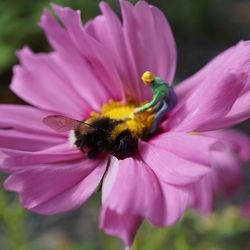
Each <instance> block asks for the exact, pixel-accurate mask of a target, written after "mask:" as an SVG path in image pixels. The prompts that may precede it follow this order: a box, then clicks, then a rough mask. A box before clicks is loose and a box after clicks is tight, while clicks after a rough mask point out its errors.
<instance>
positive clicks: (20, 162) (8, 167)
mask: <svg viewBox="0 0 250 250" xmlns="http://www.w3.org/2000/svg"><path fill="white" fill-rule="evenodd" d="M0 150H1V153H3V154H4V156H3V157H2V164H1V170H2V171H5V172H16V171H18V170H22V169H25V168H28V167H33V166H34V165H36V164H52V163H59V162H62V163H63V162H71V161H73V160H77V159H79V160H80V159H82V158H83V157H84V154H83V153H82V152H81V151H79V150H78V149H77V148H75V147H72V146H71V145H69V143H67V142H66V143H64V144H60V145H57V146H54V147H49V148H46V149H44V150H41V151H35V152H30V151H23V150H13V149H6V148H3V149H0Z"/></svg>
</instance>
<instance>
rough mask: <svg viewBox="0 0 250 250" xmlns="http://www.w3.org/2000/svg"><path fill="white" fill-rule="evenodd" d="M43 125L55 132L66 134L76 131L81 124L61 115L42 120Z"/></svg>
mask: <svg viewBox="0 0 250 250" xmlns="http://www.w3.org/2000/svg"><path fill="white" fill-rule="evenodd" d="M43 123H44V124H46V125H47V126H48V127H50V128H52V129H54V130H55V131H57V132H67V131H70V130H74V129H76V128H77V126H78V125H79V124H81V123H82V122H81V121H77V120H74V119H72V118H68V117H65V116H62V115H49V116H46V117H45V118H43ZM86 127H88V125H87V124H86Z"/></svg>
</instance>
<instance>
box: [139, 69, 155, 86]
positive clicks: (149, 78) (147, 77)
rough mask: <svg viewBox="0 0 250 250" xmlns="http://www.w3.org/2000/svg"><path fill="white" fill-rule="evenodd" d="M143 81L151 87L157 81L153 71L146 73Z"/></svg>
mask: <svg viewBox="0 0 250 250" xmlns="http://www.w3.org/2000/svg"><path fill="white" fill-rule="evenodd" d="M141 79H142V81H143V82H144V83H145V84H146V85H151V84H152V82H153V81H154V80H155V75H154V74H153V73H152V72H151V71H145V72H144V73H143V74H142V77H141Z"/></svg>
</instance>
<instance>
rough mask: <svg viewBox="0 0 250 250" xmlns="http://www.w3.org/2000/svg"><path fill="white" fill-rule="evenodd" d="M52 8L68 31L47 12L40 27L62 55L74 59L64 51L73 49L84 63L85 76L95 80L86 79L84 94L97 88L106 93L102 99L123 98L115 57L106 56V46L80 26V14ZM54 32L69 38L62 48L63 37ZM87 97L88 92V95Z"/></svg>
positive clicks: (55, 6) (69, 10)
mask: <svg viewBox="0 0 250 250" xmlns="http://www.w3.org/2000/svg"><path fill="white" fill-rule="evenodd" d="M52 7H53V9H54V10H55V12H56V14H57V15H58V17H59V18H60V19H61V21H62V23H63V25H64V27H65V29H63V28H62V27H60V26H59V24H58V23H56V22H55V20H53V19H52V17H51V16H50V15H49V14H48V13H45V15H44V17H43V18H42V21H41V26H42V27H43V28H44V30H45V32H46V34H47V36H48V39H49V40H50V42H51V43H52V45H53V46H54V47H55V49H56V50H57V51H58V52H59V54H60V55H62V56H65V54H66V56H67V57H69V56H71V54H69V53H68V51H67V50H65V49H67V47H70V50H71V51H72V52H73V55H72V56H73V58H75V59H77V60H79V62H80V61H82V62H81V64H82V65H84V68H82V69H84V74H87V76H88V77H92V78H93V81H92V82H91V84H90V82H86V80H87V79H86V78H85V84H84V87H85V88H86V90H85V91H90V92H91V91H92V92H93V91H94V90H96V88H97V89H99V90H100V94H102V93H103V94H102V95H103V96H106V97H109V98H113V99H122V97H123V89H122V83H121V81H120V79H119V77H118V75H117V72H116V69H115V66H114V62H113V60H112V57H111V56H110V55H109V54H108V53H107V51H106V50H105V47H103V46H102V45H101V44H100V43H98V42H96V41H95V40H94V39H93V38H92V37H91V36H90V35H88V34H87V33H86V32H85V30H84V29H83V26H82V23H81V17H80V11H74V10H72V9H70V8H62V7H60V6H58V5H56V4H52ZM54 29H55V30H57V31H58V32H59V33H60V36H63V37H65V38H66V39H67V40H66V41H67V44H65V46H64V47H63V48H62V47H61V45H60V43H61V41H60V38H59V37H57V36H56V34H54V32H53V30H54ZM78 68H79V67H78ZM79 70H80V68H79ZM81 72H82V70H81ZM91 85H92V86H91ZM85 94H87V93H86V92H85Z"/></svg>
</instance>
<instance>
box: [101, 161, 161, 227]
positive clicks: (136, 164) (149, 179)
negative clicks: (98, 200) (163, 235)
mask: <svg viewBox="0 0 250 250" xmlns="http://www.w3.org/2000/svg"><path fill="white" fill-rule="evenodd" d="M114 167H115V166H114ZM108 174H109V171H108ZM108 179H110V178H108ZM105 185H106V180H105V178H104V182H103V187H104V186H105ZM121 197H122V199H121ZM103 200H104V199H103ZM154 204H158V205H157V207H155V206H154ZM104 206H107V207H108V208H109V209H110V210H113V211H116V213H118V214H127V213H128V214H133V215H141V216H145V217H146V218H149V219H150V221H151V222H152V223H153V224H160V223H161V221H162V218H163V216H164V208H163V199H162V191H161V188H160V185H159V182H158V180H157V179H156V177H155V175H154V173H153V172H152V170H151V169H150V168H148V167H147V166H146V165H145V164H144V163H143V162H142V161H138V160H134V159H132V158H127V159H125V160H121V161H120V162H119V170H118V172H117V174H116V178H115V183H114V184H113V187H112V191H111V192H110V193H109V196H108V197H107V198H106V200H105V201H104Z"/></svg>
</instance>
